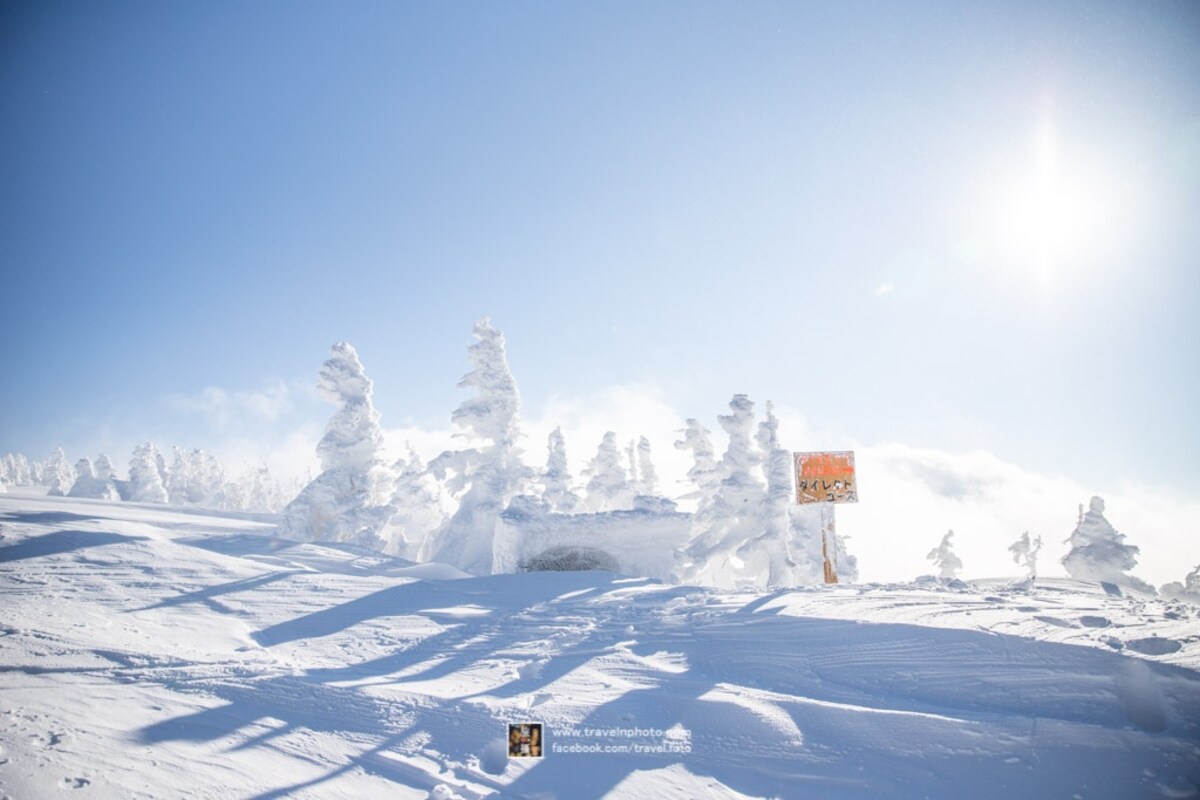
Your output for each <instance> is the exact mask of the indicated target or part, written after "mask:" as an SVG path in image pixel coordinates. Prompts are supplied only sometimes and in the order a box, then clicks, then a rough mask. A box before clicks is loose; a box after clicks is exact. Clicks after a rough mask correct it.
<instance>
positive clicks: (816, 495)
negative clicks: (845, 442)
mask: <svg viewBox="0 0 1200 800" xmlns="http://www.w3.org/2000/svg"><path fill="white" fill-rule="evenodd" d="M793 457H794V458H795V460H796V502H797V503H857V502H858V478H857V477H856V476H855V474H854V452H853V451H850V450H846V451H841V452H833V453H794V454H793Z"/></svg>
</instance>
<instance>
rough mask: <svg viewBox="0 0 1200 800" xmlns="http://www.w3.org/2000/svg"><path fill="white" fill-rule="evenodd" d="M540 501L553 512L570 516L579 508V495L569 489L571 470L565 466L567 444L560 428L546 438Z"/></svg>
mask: <svg viewBox="0 0 1200 800" xmlns="http://www.w3.org/2000/svg"><path fill="white" fill-rule="evenodd" d="M541 484H542V499H543V500H545V501H546V503H548V504H549V505H550V508H551V509H552V510H553V511H556V512H558V513H560V514H570V513H572V512H573V511H576V510H577V509H578V507H579V495H577V494H575V492H574V491H573V490H572V489H571V470H570V468H569V467H568V466H567V443H566V439H565V438H564V437H563V432H562V428H555V429H554V430H552V431H550V435H549V436H548V437H547V438H546V471H545V472H543V473H542V475H541Z"/></svg>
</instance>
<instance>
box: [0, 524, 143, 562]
mask: <svg viewBox="0 0 1200 800" xmlns="http://www.w3.org/2000/svg"><path fill="white" fill-rule="evenodd" d="M145 540H146V537H145V536H126V535H125V534H120V533H105V532H103V531H53V532H51V533H44V534H42V535H41V536H31V537H29V538H27V539H24V540H22V541H20V542H18V543H17V544H10V545H8V546H6V547H0V563H4V562H9V561H21V560H23V559H26V558H41V557H43V556H53V555H59V554H61V553H70V552H72V551H75V550H82V549H84V548H86V547H100V546H102V545H106V544H118V543H120V542H139V541H145Z"/></svg>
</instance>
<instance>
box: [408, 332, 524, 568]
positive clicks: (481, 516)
mask: <svg viewBox="0 0 1200 800" xmlns="http://www.w3.org/2000/svg"><path fill="white" fill-rule="evenodd" d="M474 334H475V339H476V341H475V343H474V344H472V345H470V346H469V347H468V348H467V357H468V358H469V359H470V361H471V365H472V366H473V367H474V369H472V370H471V371H470V372H468V373H467V374H466V375H465V376H463V379H462V380H461V381H459V384H458V385H459V388H463V389H474V390H475V392H476V394H475V396H474V397H471V398H468V399H467V400H465V401H463V403H462V404H461V405H460V406H459V407H458V408H457V409H455V411H454V413H453V414H451V416H450V419H451V421H452V422H454V424H456V425H458V426H459V427H460V428H462V429H463V430H464V431H465V432H466V434H467V435H468V436H469V437H472V438H474V439H476V440H478V441H480V442H481V446H480V447H477V448H472V449H468V450H459V451H455V452H449V453H443V454H442V455H440V456H438V457H437V458H436V459H434V461H433V463H432V464H431V465H430V468H431V470H432V471H433V472H434V474H435V475H437V476H438V477H439V479H443V478H444V477H445V476H446V475H447V474H448V473H449V472H454V473H455V477H454V479H453V481H452V486H453V487H454V488H457V489H459V490H462V491H463V494H462V497H461V498H460V500H459V506H458V510H457V511H456V512H455V513H454V515H453V516H452V517H451V518H450V519H449V520H447V521H446V523H445V524H444V525H443V526H442V527H441V528H440V529H439V530H438V532H437V533H436V535H435V536H434V537H433V541H432V548H431V554H432V559H433V560H434V561H440V562H444V563H448V564H452V565H454V566H456V567H458V568H459V569H462V570H465V571H467V572H470V573H472V574H474V575H487V574H490V573H491V571H492V544H493V540H494V538H495V530H496V521H497V519H499V517H500V512H501V511H503V510H504V507H505V506H506V505H507V504H508V502H509V500H511V499H512V498H513V497H515V496H516V495H518V494H522V493H523V492H524V489H525V486H526V484H527V483H528V481H529V479H530V478H531V477H532V471H531V470H530V469H529V468H528V467H526V466H525V465H524V464H523V463H522V462H521V450H520V447H519V445H518V439H519V437H520V425H519V422H518V414H519V411H520V407H521V399H520V394H519V393H518V391H517V382H516V381H515V380H513V376H512V373H511V372H510V371H509V369H508V358H507V357H506V355H505V352H504V334H502V333H501V332H500V331H498V330H496V329H495V328H493V327H492V323H491V320H489V319H487V318H486V317H485V318H484V319H482V320H480V321H479V322H477V323H476V324H475V328H474Z"/></svg>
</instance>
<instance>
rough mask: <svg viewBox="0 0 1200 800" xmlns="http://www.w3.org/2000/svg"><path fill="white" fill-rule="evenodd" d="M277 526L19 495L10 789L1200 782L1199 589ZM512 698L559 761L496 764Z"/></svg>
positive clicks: (317, 790) (629, 793)
mask: <svg viewBox="0 0 1200 800" xmlns="http://www.w3.org/2000/svg"><path fill="white" fill-rule="evenodd" d="M272 529H273V526H272V520H270V519H264V518H261V517H260V518H253V517H251V518H247V519H242V518H238V517H237V516H234V515H219V516H206V515H205V514H203V513H202V512H198V511H196V510H183V509H172V508H164V507H162V506H139V505H136V504H130V503H120V504H117V503H106V502H101V501H84V500H78V499H75V498H52V497H39V496H33V495H30V494H28V493H22V492H21V491H20V490H15V491H12V492H10V493H8V494H6V495H4V496H2V497H0V592H2V600H0V608H2V609H3V611H2V612H0V634H2V635H0V675H2V677H0V698H2V700H3V703H2V706H0V749H2V751H0V762H2V763H0V792H2V793H4V794H6V795H8V796H10V797H12V798H40V797H48V796H59V793H60V792H62V791H69V792H78V793H79V795H78V796H80V797H83V796H94V797H146V798H150V797H155V798H159V797H196V798H201V797H203V798H235V797H236V798H273V797H283V796H288V797H311V798H323V797H381V796H386V797H400V798H406V797H411V798H424V797H442V798H452V797H455V796H458V797H462V798H481V797H498V798H500V797H535V796H536V797H561V798H568V797H569V798H590V797H596V798H598V797H645V796H654V797H679V798H683V797H831V798H859V797H898V798H908V797H933V798H952V797H953V798H958V797H967V796H970V797H982V798H990V797H995V798H1001V797H1003V798H1012V797H1043V796H1047V797H1049V796H1053V797H1067V798H1070V797H1074V796H1078V797H1082V798H1088V799H1090V798H1107V797H1112V798H1128V797H1187V796H1195V795H1196V794H1197V792H1198V785H1200V769H1198V767H1197V764H1198V763H1200V674H1198V673H1197V671H1196V669H1197V665H1198V664H1200V625H1198V624H1197V614H1198V613H1200V612H1198V610H1197V609H1196V608H1195V607H1194V606H1190V605H1187V604H1184V603H1179V602H1175V601H1167V600H1162V599H1158V598H1147V597H1143V596H1140V595H1136V594H1130V593H1129V592H1128V591H1127V590H1126V591H1121V590H1117V592H1110V591H1106V590H1105V589H1103V588H1102V587H1100V586H1099V585H1095V584H1084V583H1079V582H1075V581H1069V580H1051V581H1038V582H1037V583H1035V584H1032V585H1030V584H1028V583H1022V582H1016V581H1009V580H996V581H979V582H971V583H961V582H955V583H949V582H940V581H936V580H930V581H927V582H925V583H918V584H895V585H866V586H846V585H841V586H837V587H813V588H802V589H794V590H786V591H779V592H764V591H721V590H716V589H711V588H708V589H704V588H697V587H691V586H670V585H665V584H662V583H659V582H656V581H653V580H649V579H644V578H636V577H634V578H631V577H622V576H616V575H612V574H610V573H600V572H573V573H524V574H510V575H493V576H488V577H461V576H462V573H459V572H457V571H456V570H453V569H452V568H448V567H444V566H440V565H436V564H433V565H422V566H420V567H414V566H412V565H411V564H410V563H408V562H404V561H402V560H399V559H392V558H388V557H385V556H380V555H378V554H376V553H371V552H369V551H367V550H363V549H356V548H353V547H349V546H342V545H336V546H335V545H319V544H313V543H307V544H302V543H297V542H292V541H285V540H281V539H278V538H275V537H273V536H272V535H271V532H272ZM1155 643H1157V644H1155ZM518 720H533V721H538V722H542V723H543V724H544V725H545V731H546V742H545V744H546V747H547V755H546V757H545V758H543V759H529V760H524V759H509V758H506V757H505V750H504V742H503V739H504V735H505V728H504V725H505V723H506V722H508V721H518ZM620 731H626V732H628V731H635V732H636V731H641V732H646V731H649V732H654V733H651V734H649V735H647V734H645V733H624V734H623V733H620ZM597 732H603V733H597ZM657 732H662V734H661V735H659V734H658V733H657ZM664 743H665V744H669V745H671V746H672V747H675V748H676V750H675V751H672V752H663V751H662V746H663V745H664ZM556 746H557V747H559V748H566V747H568V746H575V747H576V748H577V749H584V748H588V747H603V748H607V750H608V751H607V752H563V751H562V750H560V751H555V749H554V748H555V747H556ZM635 746H637V747H639V748H641V749H640V750H637V749H635ZM685 747H686V750H685V749H684V748H685ZM655 748H658V750H656V749H655ZM618 750H620V752H618Z"/></svg>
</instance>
